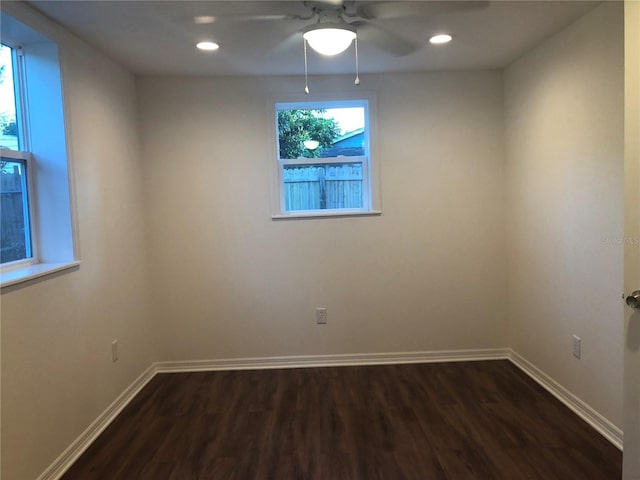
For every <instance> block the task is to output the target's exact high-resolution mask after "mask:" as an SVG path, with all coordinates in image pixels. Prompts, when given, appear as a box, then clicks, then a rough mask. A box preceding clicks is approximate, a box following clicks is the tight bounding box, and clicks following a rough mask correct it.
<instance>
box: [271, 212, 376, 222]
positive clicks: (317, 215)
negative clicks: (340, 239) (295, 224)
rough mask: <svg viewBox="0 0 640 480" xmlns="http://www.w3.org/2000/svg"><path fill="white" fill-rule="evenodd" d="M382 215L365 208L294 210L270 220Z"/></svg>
mask: <svg viewBox="0 0 640 480" xmlns="http://www.w3.org/2000/svg"><path fill="white" fill-rule="evenodd" d="M380 215H382V212H381V211H380V210H367V211H360V210H358V211H344V212H340V211H336V210H332V211H329V212H322V211H320V212H318V211H313V212H295V213H283V214H279V215H272V216H271V219H272V220H292V219H295V218H339V217H376V216H380Z"/></svg>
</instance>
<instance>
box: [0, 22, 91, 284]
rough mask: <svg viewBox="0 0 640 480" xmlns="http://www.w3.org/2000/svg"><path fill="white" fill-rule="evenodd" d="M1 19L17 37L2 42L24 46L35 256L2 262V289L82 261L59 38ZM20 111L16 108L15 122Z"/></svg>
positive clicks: (24, 144) (21, 64)
mask: <svg viewBox="0 0 640 480" xmlns="http://www.w3.org/2000/svg"><path fill="white" fill-rule="evenodd" d="M0 17H2V24H3V27H5V26H8V27H11V28H6V30H7V31H11V32H15V35H16V36H17V37H13V38H11V39H7V38H4V37H3V39H2V43H4V44H5V45H7V46H9V47H11V48H14V49H15V48H17V47H20V55H18V56H17V62H18V68H21V69H22V79H21V84H20V88H21V89H22V100H23V103H22V105H21V107H22V110H21V112H20V115H21V116H20V117H19V118H20V119H21V120H22V121H23V125H26V127H27V131H26V133H25V130H22V132H23V135H25V136H24V137H23V138H22V139H21V143H20V148H21V149H23V150H27V151H28V152H29V153H30V155H31V168H27V175H28V178H27V181H28V182H29V183H30V185H31V188H30V191H29V195H30V198H29V200H30V209H31V236H32V257H31V259H29V260H27V261H25V260H23V261H17V262H7V263H6V264H4V265H1V266H0V287H1V290H2V293H4V292H5V287H11V288H10V289H9V290H13V289H14V288H20V287H21V286H22V285H24V286H27V285H29V284H31V283H33V281H39V280H41V279H44V278H45V277H51V276H57V275H59V274H62V273H64V272H70V271H75V270H77V269H78V267H79V265H80V263H81V261H80V259H79V256H80V252H79V245H78V224H77V211H76V203H75V195H74V184H73V162H72V158H71V152H70V148H69V145H68V135H69V133H70V132H69V126H68V125H67V122H68V117H67V108H68V104H67V102H66V100H65V95H64V93H65V82H64V59H63V55H62V53H61V45H60V41H59V39H57V38H56V37H55V35H54V36H50V35H49V34H48V33H47V32H46V28H40V27H42V25H31V24H30V23H25V22H24V21H23V20H21V19H18V17H14V16H13V15H12V14H9V13H6V12H5V11H3V12H2V15H0ZM42 30H45V31H42ZM14 53H15V52H14ZM15 88H18V86H17V85H16V86H15ZM25 102H27V103H25ZM43 105H46V106H45V107H43ZM16 110H18V107H17V108H16ZM18 115H19V113H18V111H16V120H18ZM20 130H21V129H20V126H19V131H20ZM8 152H16V151H15V150H12V149H6V148H5V149H2V150H1V151H0V153H2V154H3V155H4V156H5V157H8V156H9V155H10V154H8ZM34 239H35V240H34ZM36 248H37V250H35V249H36Z"/></svg>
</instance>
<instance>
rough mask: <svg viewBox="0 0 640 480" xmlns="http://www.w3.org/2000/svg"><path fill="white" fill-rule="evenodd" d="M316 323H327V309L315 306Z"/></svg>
mask: <svg viewBox="0 0 640 480" xmlns="http://www.w3.org/2000/svg"><path fill="white" fill-rule="evenodd" d="M316 323H318V324H322V325H324V324H325V323H327V309H326V308H316Z"/></svg>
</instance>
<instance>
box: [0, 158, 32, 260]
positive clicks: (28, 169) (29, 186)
mask: <svg viewBox="0 0 640 480" xmlns="http://www.w3.org/2000/svg"><path fill="white" fill-rule="evenodd" d="M0 158H2V159H5V158H6V159H7V160H10V161H22V162H24V166H25V167H24V168H25V172H26V175H25V177H24V179H23V182H24V183H26V187H27V188H26V192H27V193H26V196H27V209H26V212H24V214H25V215H26V216H28V219H29V222H28V223H29V232H28V234H27V237H28V240H29V242H28V243H29V246H28V247H27V248H28V252H29V253H30V255H29V256H27V257H26V258H22V259H20V260H14V261H13V262H5V263H1V264H0V273H4V272H7V271H11V270H16V269H18V268H24V267H30V266H32V265H34V264H36V263H38V260H37V259H38V243H37V241H36V239H37V238H38V236H37V233H38V232H37V231H36V228H37V221H36V218H35V214H36V212H35V208H34V192H35V188H33V178H34V175H33V169H34V165H33V157H32V155H31V153H30V152H25V151H21V150H12V149H10V148H0Z"/></svg>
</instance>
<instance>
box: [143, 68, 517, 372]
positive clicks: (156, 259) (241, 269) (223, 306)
mask: <svg viewBox="0 0 640 480" xmlns="http://www.w3.org/2000/svg"><path fill="white" fill-rule="evenodd" d="M310 84H311V86H312V88H313V91H314V93H320V92H322V91H331V92H335V91H338V92H339V91H344V90H346V91H351V90H352V89H354V88H356V87H354V86H353V79H352V78H351V77H318V78H313V79H311V81H310ZM138 87H139V88H138V91H139V94H140V105H141V119H142V122H141V124H142V144H143V158H144V171H145V182H146V183H145V187H146V193H147V202H148V205H149V206H150V208H149V211H148V213H149V218H150V228H149V242H148V248H149V251H150V255H151V264H152V265H153V269H152V271H153V278H155V279H158V281H156V282H154V290H155V292H154V295H155V301H154V306H155V308H154V311H153V314H154V317H155V321H156V322H157V326H158V329H157V330H158V331H159V332H162V334H163V337H162V339H161V355H160V356H161V358H162V359H164V360H184V359H219V358H231V357H262V356H277V355H313V354H334V353H373V352H406V351H423V350H441V349H479V348H492V347H504V346H506V326H505V311H504V299H505V293H506V286H505V257H504V249H505V232H504V214H503V212H504V209H503V204H504V199H503V188H504V176H503V170H504V159H503V141H502V138H503V137H502V132H503V125H502V115H503V108H502V76H501V74H500V73H499V72H475V73H470V72H469V73H446V74H427V73H424V74H397V75H367V78H366V79H365V80H363V85H362V86H361V87H360V88H362V89H364V90H367V91H370V92H374V93H375V94H376V95H377V105H378V118H377V120H378V132H379V135H378V139H377V141H378V151H379V153H380V158H379V161H380V168H381V172H382V175H381V183H382V210H383V214H382V216H380V217H359V218H334V219H312V220H309V219H307V220H289V221H273V220H271V217H270V206H269V198H270V197H269V185H270V181H271V179H270V178H269V165H268V162H269V159H270V155H271V153H270V149H271V148H273V142H274V141H275V139H274V138H270V137H269V136H268V135H267V132H268V131H269V125H268V122H269V121H270V117H269V113H268V102H267V99H268V98H269V96H271V95H275V94H277V93H291V92H300V91H301V90H302V88H303V83H301V79H300V78H217V79H214V78H143V79H141V80H140V82H139V85H138ZM310 98H311V99H313V98H314V97H313V95H312V96H311V97H310ZM271 118H273V117H271ZM316 307H326V308H327V309H328V319H329V321H328V325H326V326H318V325H316V324H315V314H314V310H315V308H316Z"/></svg>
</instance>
